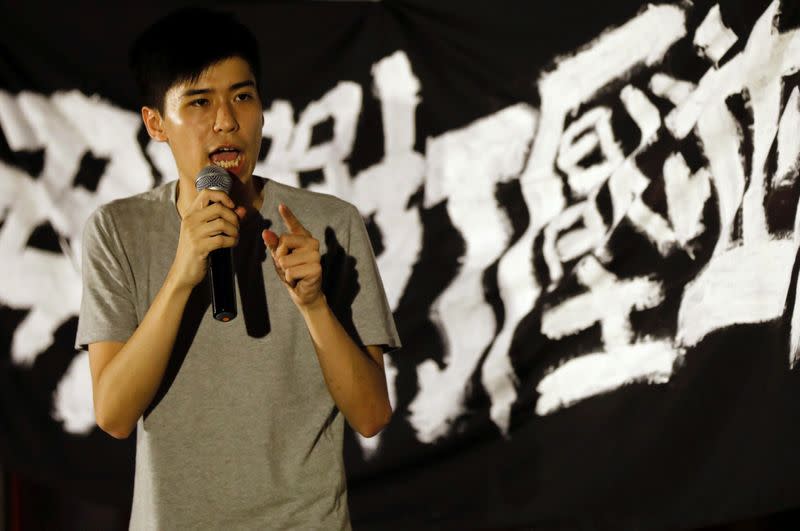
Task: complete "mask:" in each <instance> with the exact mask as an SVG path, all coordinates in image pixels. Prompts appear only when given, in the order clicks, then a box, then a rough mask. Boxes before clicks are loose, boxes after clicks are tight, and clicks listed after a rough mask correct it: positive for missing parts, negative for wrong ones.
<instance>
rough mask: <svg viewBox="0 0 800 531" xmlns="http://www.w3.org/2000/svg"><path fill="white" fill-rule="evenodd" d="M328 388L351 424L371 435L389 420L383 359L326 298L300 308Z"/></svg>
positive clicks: (365, 434) (390, 411)
mask: <svg viewBox="0 0 800 531" xmlns="http://www.w3.org/2000/svg"><path fill="white" fill-rule="evenodd" d="M301 314H302V315H303V318H304V319H305V321H306V325H307V327H308V331H309V333H310V334H311V339H312V340H313V342H314V347H315V349H316V351H317V358H318V359H319V364H320V367H321V368H322V374H323V377H324V378H325V383H326V385H327V386H328V390H329V391H330V393H331V396H332V397H333V400H334V401H335V402H336V405H337V406H338V407H339V410H340V411H341V412H342V413H343V414H344V416H345V418H346V419H347V421H348V422H349V423H350V426H352V427H353V429H355V430H356V431H358V432H359V433H360V434H361V435H364V436H366V437H371V436H373V435H375V434H377V433H378V432H379V431H380V430H381V429H383V427H384V426H385V425H386V424H387V423H388V422H389V419H390V418H391V415H392V408H391V405H390V403H389V394H388V391H387V388H386V374H385V372H384V369H383V361H382V359H380V356H378V360H376V359H373V357H371V356H370V354H368V353H367V352H365V351H364V350H363V349H362V348H360V347H359V346H358V345H356V343H355V342H354V341H353V339H352V338H351V337H350V335H349V334H348V333H347V331H345V329H344V328H343V327H342V325H341V323H339V320H338V319H337V318H336V316H335V315H334V314H333V312H332V311H331V309H330V307H329V306H328V303H327V301H326V300H325V298H324V297H320V298H319V302H318V303H315V304H313V305H311V306H309V307H305V308H302V309H301Z"/></svg>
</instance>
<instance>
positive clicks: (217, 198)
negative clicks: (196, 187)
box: [195, 188, 236, 209]
mask: <svg viewBox="0 0 800 531" xmlns="http://www.w3.org/2000/svg"><path fill="white" fill-rule="evenodd" d="M209 203H222V204H223V205H225V206H226V207H228V208H230V209H233V208H234V207H235V206H236V205H234V203H233V200H232V199H231V198H230V197H229V196H228V194H226V193H225V192H223V191H222V190H214V189H211V188H206V189H204V190H201V191H200V192H199V193H198V194H197V197H196V198H195V206H197V207H198V208H205V207H207V206H208V205H209Z"/></svg>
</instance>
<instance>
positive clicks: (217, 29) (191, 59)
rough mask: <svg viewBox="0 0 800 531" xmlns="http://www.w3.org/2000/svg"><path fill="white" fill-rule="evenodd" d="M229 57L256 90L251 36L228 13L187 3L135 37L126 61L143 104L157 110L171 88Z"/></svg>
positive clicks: (257, 60)
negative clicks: (245, 69) (245, 70)
mask: <svg viewBox="0 0 800 531" xmlns="http://www.w3.org/2000/svg"><path fill="white" fill-rule="evenodd" d="M231 57H241V58H242V59H244V60H245V61H246V62H247V63H248V64H249V65H250V70H252V72H253V76H254V77H255V81H256V89H258V90H259V94H260V93H261V91H260V85H261V83H260V78H261V60H260V58H259V53H258V41H256V38H255V36H254V35H253V34H252V33H251V32H250V30H249V29H247V27H246V26H244V25H243V24H242V23H240V22H239V21H238V20H236V18H235V17H234V16H233V14H232V13H227V12H222V11H212V10H210V9H204V8H198V7H190V8H183V9H179V10H177V11H174V12H172V13H170V14H169V15H167V16H165V17H164V18H162V19H160V20H158V21H156V22H155V23H154V24H153V25H152V26H150V27H149V28H147V29H146V30H145V31H144V32H143V33H142V34H141V35H139V37H138V38H137V39H136V40H135V41H134V43H133V45H132V46H131V50H130V55H129V63H130V67H131V70H132V71H133V75H134V78H135V80H136V83H137V85H138V86H139V92H140V94H141V97H142V99H143V102H144V104H145V105H146V106H148V107H153V108H155V109H158V111H159V112H161V113H163V112H164V96H165V94H166V93H167V91H168V90H169V88H170V87H171V86H173V85H174V84H176V83H182V82H190V83H193V82H195V81H197V80H198V79H199V78H200V75H201V74H202V73H203V72H204V71H205V70H206V69H207V68H208V67H210V66H212V65H214V64H216V63H218V62H220V61H223V60H225V59H228V58H231Z"/></svg>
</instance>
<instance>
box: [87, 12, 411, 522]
mask: <svg viewBox="0 0 800 531" xmlns="http://www.w3.org/2000/svg"><path fill="white" fill-rule="evenodd" d="M131 57H132V66H133V68H134V72H135V74H136V77H137V80H138V81H139V83H140V85H141V86H142V89H143V93H144V95H145V106H144V107H143V108H142V111H141V112H142V119H143V120H144V124H145V126H146V127H147V131H148V133H149V134H150V136H151V138H153V139H155V140H157V141H160V142H166V143H168V145H169V147H170V149H171V151H172V154H173V156H174V158H175V162H176V165H177V169H178V175H179V179H178V181H173V182H170V183H167V184H164V185H162V186H160V187H157V188H155V189H153V190H151V191H149V192H146V193H143V194H140V195H137V196H134V197H130V198H127V199H122V200H119V201H114V202H112V203H110V204H108V205H105V206H103V207H101V208H100V209H98V210H97V211H96V212H95V213H94V214H93V216H92V217H91V218H90V220H89V221H88V223H87V226H86V229H85V232H84V240H83V245H84V257H83V280H84V292H83V301H82V305H81V314H80V320H79V326H78V335H77V339H76V342H77V345H78V346H79V347H80V348H86V347H87V346H88V350H89V359H90V365H91V372H92V386H93V394H94V405H95V413H96V417H97V423H98V425H99V426H100V427H101V428H102V429H103V430H105V431H106V432H108V433H109V434H111V435H112V436H114V437H117V438H124V437H128V435H129V434H130V433H132V432H133V430H134V428H137V427H138V429H137V452H136V473H135V485H134V500H133V509H132V515H131V522H130V527H131V528H132V529H170V530H171V529H204V528H209V529H232V528H235V529H343V528H344V529H346V528H349V525H350V524H349V516H348V510H347V497H346V483H345V475H344V467H343V459H342V436H343V422H344V421H343V417H344V418H346V419H347V421H348V422H349V423H350V425H351V426H352V427H353V428H354V429H355V430H356V431H358V432H359V433H361V434H363V435H365V436H372V435H374V434H376V433H377V432H378V431H380V429H381V428H382V427H383V426H384V425H385V424H386V423H387V422H388V420H389V418H390V416H391V407H390V405H389V399H388V393H387V388H386V379H385V375H384V370H383V357H382V356H383V351H384V349H387V348H396V347H398V346H399V339H398V337H397V332H396V330H395V327H394V322H393V320H392V315H391V311H390V309H389V307H388V305H387V302H386V297H385V295H384V292H383V287H382V285H381V281H380V278H379V276H378V272H377V268H376V265H375V260H374V257H373V255H372V250H371V248H370V245H369V240H368V238H367V233H366V230H365V228H364V225H363V221H362V220H361V217H360V216H359V214H358V212H357V210H356V209H355V208H354V207H352V206H351V205H349V204H347V203H345V202H344V201H341V200H339V199H336V198H334V197H331V196H327V195H322V194H316V193H312V192H308V191H304V190H300V189H296V188H292V187H289V186H285V185H281V184H279V183H276V182H273V181H269V180H266V179H262V178H260V177H257V176H254V175H253V169H254V167H255V164H256V161H257V158H258V154H259V149H260V145H261V130H262V127H263V113H262V108H261V100H260V94H259V66H260V63H259V57H258V47H257V43H256V41H255V38H254V37H253V36H252V35H251V34H250V33H249V31H248V30H247V29H246V28H245V27H244V26H242V25H241V24H239V23H238V22H236V21H235V20H234V19H233V18H232V17H230V16H228V15H226V14H223V13H216V12H209V11H205V10H184V11H180V12H177V13H174V14H172V15H170V16H168V17H166V18H165V19H162V20H161V21H159V22H158V23H156V24H155V25H154V26H152V27H151V28H150V29H148V30H147V31H146V32H145V33H144V34H143V35H142V36H141V37H140V38H139V39H138V41H137V43H136V44H135V45H134V47H133V50H132V54H131ZM208 164H215V165H217V166H221V167H223V168H225V169H226V170H227V171H228V172H230V173H231V175H232V176H233V177H234V179H233V180H234V186H233V189H232V190H231V192H230V195H227V194H225V193H224V192H221V191H214V190H204V191H201V192H199V193H198V192H197V191H196V190H195V177H196V176H197V174H198V172H200V170H201V169H202V168H203V167H205V166H207V165H208ZM220 248H233V249H234V257H235V264H236V265H235V268H236V277H237V278H236V280H237V287H238V289H237V295H238V299H239V300H240V302H241V306H240V308H239V317H238V318H236V319H233V320H232V321H230V322H227V323H222V322H219V321H216V320H214V319H213V317H212V316H211V309H210V307H209V293H208V290H209V287H208V285H207V283H208V276H207V274H206V273H207V261H208V260H207V257H208V254H209V252H211V251H212V250H214V249H220ZM267 255H268V256H267Z"/></svg>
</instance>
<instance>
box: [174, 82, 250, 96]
mask: <svg viewBox="0 0 800 531" xmlns="http://www.w3.org/2000/svg"><path fill="white" fill-rule="evenodd" d="M255 86H256V84H255V82H254V81H253V80H252V79H248V80H246V81H239V82H238V83H234V84H233V85H231V86H230V87H228V90H237V89H240V88H242V87H254V88H255ZM209 92H212V90H211V89H210V88H199V89H189V90H186V91H184V92H183V94H181V97H182V98H188V97H190V96H197V95H198V94H208V93H209Z"/></svg>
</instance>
